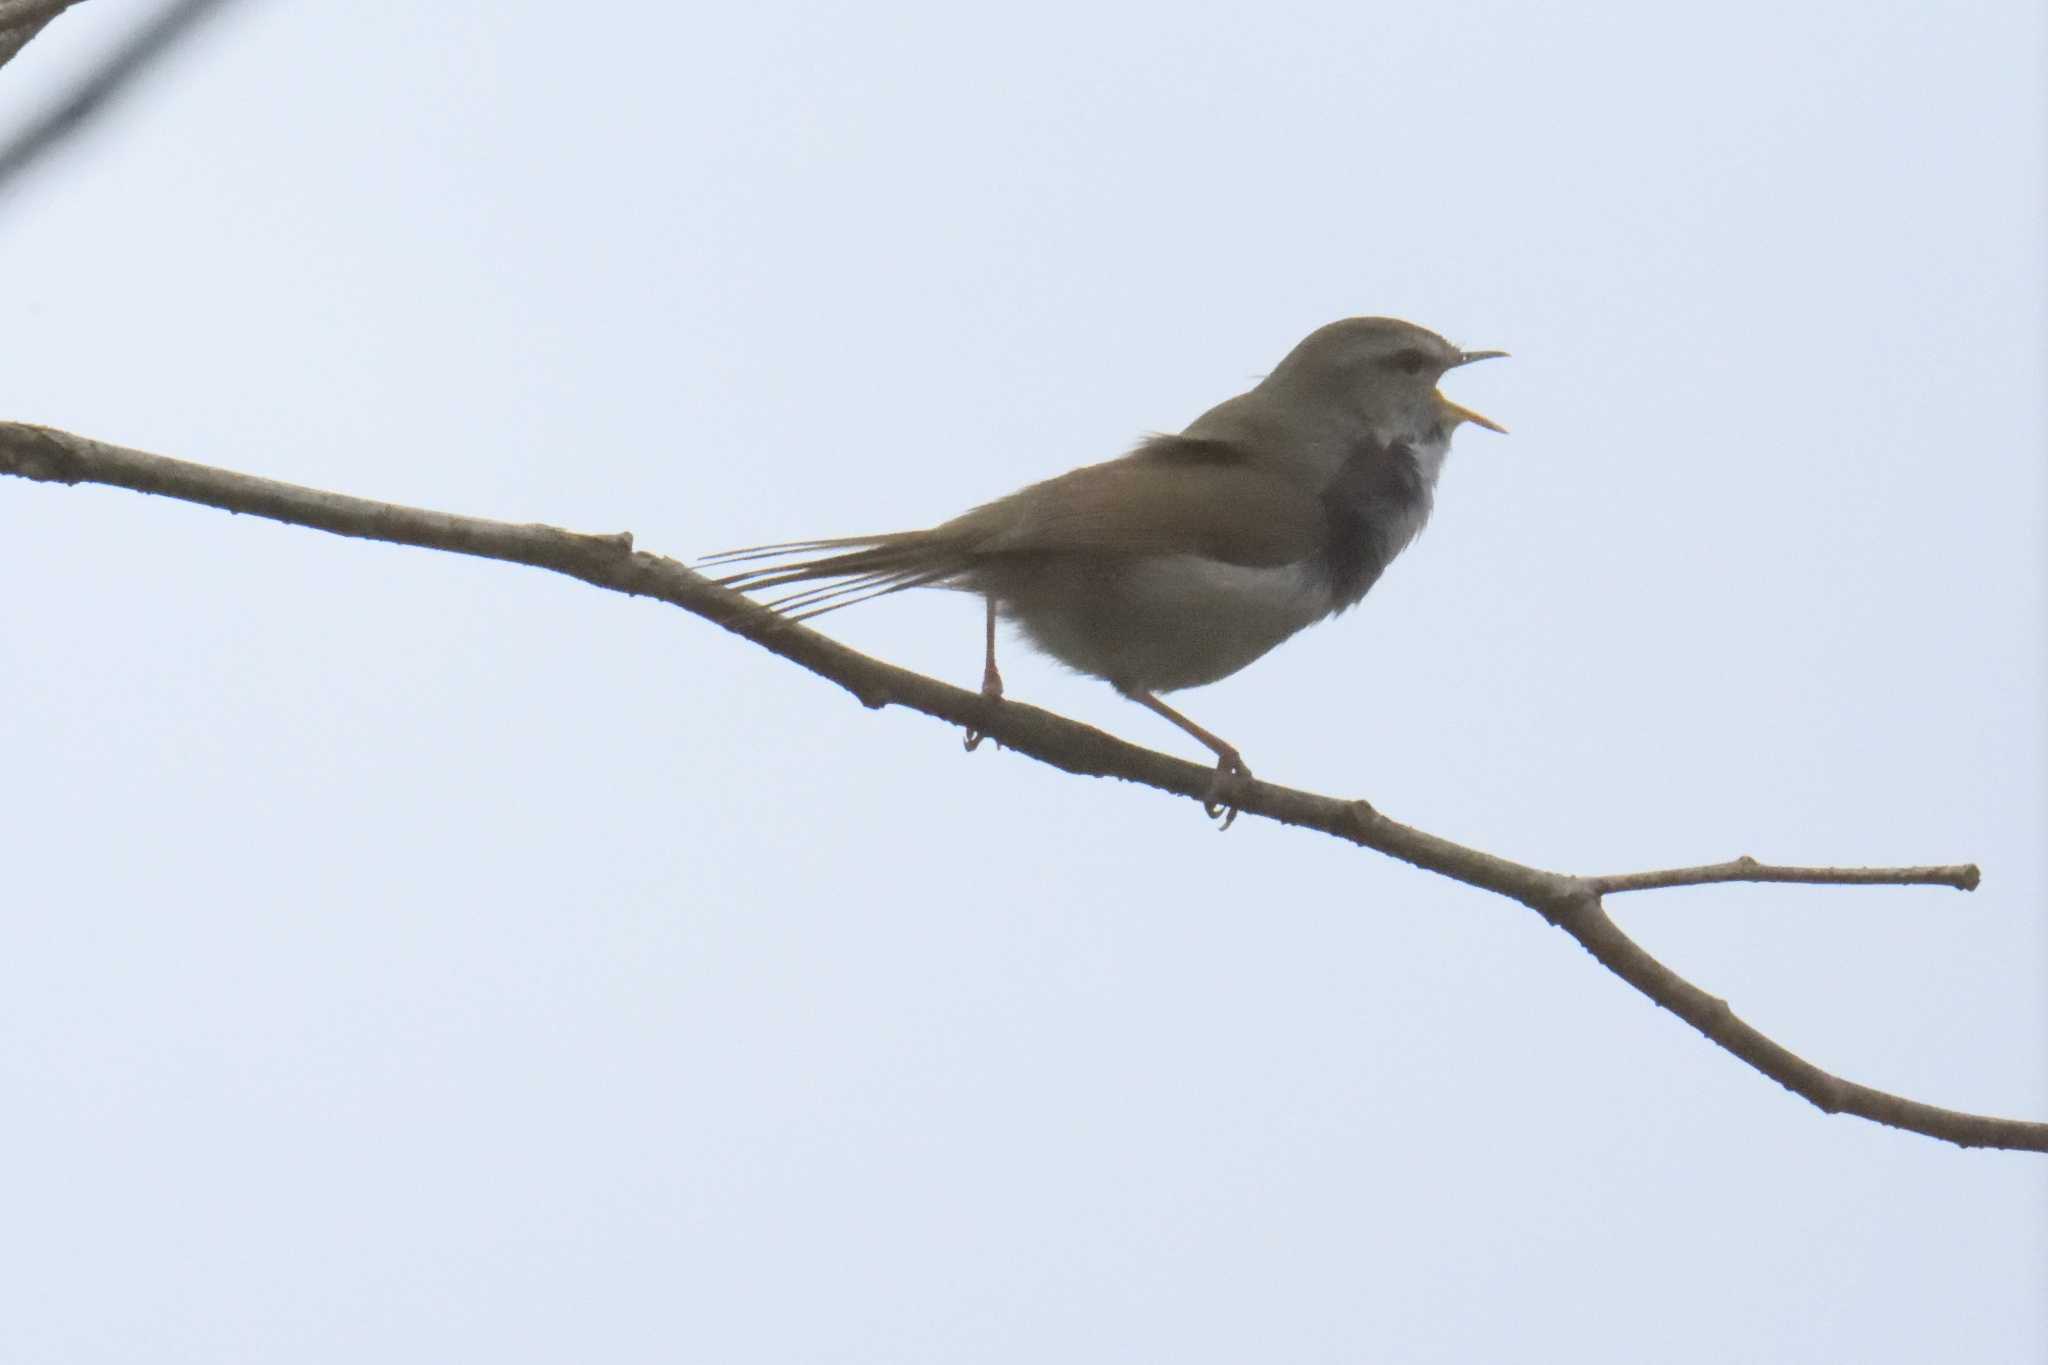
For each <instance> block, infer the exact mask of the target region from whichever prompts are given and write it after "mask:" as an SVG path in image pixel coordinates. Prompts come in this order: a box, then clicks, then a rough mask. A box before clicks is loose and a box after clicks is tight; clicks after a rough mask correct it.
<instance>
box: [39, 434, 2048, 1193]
mask: <svg viewBox="0 0 2048 1365" xmlns="http://www.w3.org/2000/svg"><path fill="white" fill-rule="evenodd" d="M0 474H15V475H19V476H21V477H24V478H29V479H36V480H40V481H43V482H48V483H59V484H73V483H101V484H109V485H112V486H114V487H119V488H131V489H135V490H137V491H139V492H144V493H160V494H164V495H166V496H169V497H175V498H181V499H183V500H185V501H187V502H196V503H201V504H204V505H206V506H210V507H219V508H223V509H225V510H228V511H231V512H248V513H253V514H255V515H258V516H264V517H269V518H272V519H273V520H277V521H282V522H289V523H292V524H295V525H300V526H310V527H314V528H317V529H319V530H323V531H332V532H334V533H335V534H337V535H345V536H361V537H363V538H365V539H371V540H381V541H389V542H391V543H393V544H399V545H418V546H425V547H429V548H433V549H440V550H452V551H455V552H457V553H460V554H470V555H479V556H483V557H485V558H490V559H501V560H505V561H507V562H510V563H515V564H529V565H533V566H536V567H539V568H545V569H550V570H553V571H555V572H557V573H562V574H567V575H569V576H571V577H574V578H579V579H581V580H583V581H584V582H586V583H592V584H595V585H597V586H599V587H604V588H610V589H612V590H614V591H617V592H624V593H631V594H635V595H639V596H645V597H653V598H658V599H660V600H661V601H664V602H668V603H671V604H673V605H675V606H678V607H681V608H683V609H684V610H685V611H689V612H693V613H695V614H696V615H698V616H701V617H703V618H705V619H706V620H708V621H711V622H712V623H713V624H715V625H718V626H720V627H722V628H724V629H726V630H728V631H731V632H732V633H733V634H735V635H739V636H743V637H744V638H746V639H748V640H751V641H753V642H754V643H755V644H757V645H760V646H761V647H762V648H763V649H766V650H769V651H771V652H773V653H775V654H779V655H781V656H782V657H783V658H786V659H789V660H791V661H792V662H794V663H796V664H799V665H801V666H802V667H804V668H807V669H809V670H810V671H811V672H813V673H816V674H817V675H818V676H820V677H822V678H826V679H828V680H830V681H832V682H834V683H837V684H838V685H839V686H841V687H843V688H845V689H846V690H847V691H848V692H850V693H852V694H853V695H854V696H855V697H857V698H859V699H860V701H861V703H862V704H863V705H865V706H870V707H878V706H888V705H899V706H906V707H909V708H911V709H912V710H916V711H921V712H923V713H924V714H926V715H929V716H935V717H937V718H938V719H940V720H943V721H945V722H947V723H948V724H950V725H957V726H962V727H969V726H971V727H973V728H974V729H976V730H978V731H980V732H981V733H983V734H986V735H987V736H988V737H989V738H991V739H994V740H996V741H997V742H998V744H1000V745H1001V746H1002V748H1004V749H1005V750H1008V751H1010V752H1014V753H1018V754H1022V755H1025V756H1027V757H1030V758H1035V759H1037V760H1038V761H1040V762H1042V763H1048V764H1051V765H1052V766H1054V767H1057V768H1060V769H1063V770H1064V771H1067V772H1072V773H1084V774H1089V775H1093V776H1100V777H1117V778H1122V779H1124V780H1125V781H1129V782H1139V783H1143V784H1145V785H1147V786H1150V787H1154V788H1157V789H1158V790H1160V791H1166V792H1172V793H1175V794H1177V795H1180V796H1185V797H1190V798H1193V799H1195V800H1202V799H1204V798H1205V797H1206V796H1207V794H1208V793H1209V791H1210V789H1211V786H1212V783H1213V781H1214V776H1215V773H1214V769H1212V768H1210V767H1208V766H1207V765H1204V764H1198V763H1190V762H1187V761H1186V760H1184V759H1178V758H1173V757H1170V756H1169V755H1166V754H1161V753H1155V752H1153V751H1152V750H1150V749H1142V748H1139V747H1138V746H1137V745H1135V744H1130V743H1127V742H1125V741H1123V740H1120V739H1117V738H1115V737H1113V736H1111V735H1107V734H1104V733H1103V732H1102V731H1100V730H1095V729H1092V728H1090V727H1088V726H1086V725H1082V724H1080V723H1078V722H1076V721H1071V720H1068V719H1067V718H1065V717H1064V716H1056V715H1054V714H1052V713H1051V712H1049V711H1043V710H1040V709H1039V708H1038V707H1035V706H1027V705H1024V704H1023V703H1021V702H1015V701H1004V702H1002V703H1000V704H998V705H993V706H991V705H990V704H989V700H988V698H986V697H984V696H983V695H982V694H981V693H980V692H969V691H967V690H966V689H964V688H959V687H953V686H950V685H948V684H946V683H942V682H940V681H938V680H937V679H936V678H927V677H925V676H924V675H922V674H919V673H913V672H911V671H910V670H909V669H905V668H897V667H895V666H894V665H892V664H886V663H883V662H882V661H881V660H879V659H871V658H869V657H868V656H866V655H864V654H861V653H859V652H857V651H855V650H851V649H848V648H847V647H846V646H844V645H842V644H839V643H838V642H837V641H834V640H831V639H828V638H827V637H825V636H823V635H820V634H818V633H817V632H816V631H814V630H811V629H809V628H808V627H806V626H802V625H798V624H796V623H794V622H792V621H789V620H787V619H785V618H784V617H781V616H778V615H776V614H775V613H774V612H772V611H769V610H768V609H766V608H765V607H762V606H760V605H759V604H758V603H755V602H752V601H750V600H748V599H747V598H745V597H742V596H740V595H738V594H737V593H733V592H730V591H728V590H726V589H724V588H721V587H719V586H718V585H717V584H715V583H713V582H711V581H709V580H708V579H705V578H703V577H700V576H699V575H697V574H695V573H692V572H691V571H690V570H689V569H687V568H685V567H684V566H683V565H681V564H678V563H676V562H675V561H673V560H669V559H663V558H661V557H660V556H658V555H651V554H647V553H645V552H636V551H634V549H633V548H632V538H631V537H630V536H626V535H616V536H588V535H578V534H575V533H573V532H569V531H563V530H559V529H557V528H555V527H551V526H537V525H514V524H512V523H509V522H501V521H487V520H485V519H483V518H480V517H460V516H454V515H451V514H449V513H445V512H430V511H426V510H424V509H422V508H417V507H403V506H400V505H398V504H396V503H383V502H371V501H368V500H367V499H363V498H352V497H348V496H346V495H343V494H340V493H327V492H321V491H319V490H316V489H311V488H300V487H298V486H296V485H293V484H288V483H279V482H276V481H275V480H271V479H259V478H254V477H251V476H250V475H247V474H236V473H232V472H230V471H228V470H224V469H214V468H210V467H208V466H206V465H201V464H192V463H190V462H187V461H184V460H172V459H166V458H165V457H163V456H161V455H150V454H146V453H144V452H142V451H139V450H124V449H122V448H120V447H118V446H110V445H105V444H103V443H101V442H98V441H93V440H89V439H87V438H85V437H82V436H73V435H70V434H69V433H66V432H61V431H52V430H50V429H49V428H47V427H34V426H25V425H22V424H19V423H6V422H0ZM1233 795H1234V800H1235V803H1236V805H1237V806H1238V808H1239V809H1240V810H1241V811H1242V812H1243V813H1244V814H1246V815H1260V816H1265V817H1266V818H1268V819H1271V820H1276V821H1279V822H1281V823H1283V824H1289V825H1295V826H1298V827H1300V828H1303V829H1312V830H1319V831H1321V832H1323V833H1325V834H1330V835H1333V836H1335V837H1337V838H1339V839H1345V840H1348V841H1350V842H1351V843H1354V844H1358V845H1360V846H1362V847H1365V848H1371V849H1376V850H1378V851H1379V852H1381V853H1384V854H1386V855H1387V856H1389V857H1392V858H1399V859H1401V860H1402V861H1403V862H1407V863H1412V864H1414V865H1415V866H1416V867H1419V868H1422V869H1424V870H1426V871H1430V872H1435V873H1438V874H1440V875H1442V876H1445V877H1449V878H1451V879H1452V880H1454V881H1459V882H1463V883H1465V884H1466V885H1467V886H1474V887H1478V888H1479V889H1481V890H1484V891H1492V892H1494V893H1496V894H1498V895H1502V896H1506V897H1508V898H1509V899H1511V900H1515V901H1519V902H1520V903H1522V904H1523V905H1526V906H1528V907H1529V908H1531V909H1533V910H1535V911H1536V912H1537V913H1539V914H1541V915H1542V916H1543V917H1544V918H1545V919H1547V920H1549V921H1550V922H1551V923H1552V924H1555V925H1556V926H1557V927H1558V928H1560V929H1562V930H1564V931H1565V932H1566V933H1567V934H1570V935H1571V936H1572V938H1574V939H1575V940H1577V942H1578V943H1579V944H1580V946H1582V947H1583V948H1585V950H1586V951H1587V952H1588V953H1590V954H1592V956H1593V957H1594V958H1595V959H1596V960H1597V961H1599V962H1600V963H1601V965H1603V966H1605V967H1606V968H1607V969H1608V970H1609V971H1611V972H1613V973H1614V974H1615V975H1616V976H1619V977H1620V978H1621V979H1622V980H1624V981H1626V982H1628V983H1629V984H1630V985H1631V986H1634V987H1635V988H1636V989H1637V990H1638V991H1641V992H1642V993H1643V995H1645V996H1646V997H1648V998H1649V999H1650V1000H1651V1001H1653V1002H1655V1003H1656V1004H1657V1005H1660V1006H1662V1007H1663V1008H1665V1009H1667V1010H1670V1011H1671V1012H1672V1013H1673V1014H1676V1015H1677V1016H1678V1017H1679V1018H1681V1019H1683V1020H1685V1021H1686V1022H1687V1023H1688V1024H1691V1025H1692V1026H1693V1027H1694V1028H1695V1029H1698V1030H1699V1032H1700V1033H1701V1034H1702V1035H1703V1036H1705V1037H1706V1038H1707V1039H1708V1040H1709V1041H1711V1042H1713V1043H1714V1044H1715V1045H1717V1046H1719V1047H1721V1048H1724V1049H1726V1050H1727V1051H1728V1052H1730V1053H1732V1054H1733V1055H1734V1056H1736V1057H1738V1058H1740V1059H1741V1060H1742V1061H1744V1062H1746V1063H1747V1064H1749V1065H1750V1066H1752V1067H1754V1068H1755V1069H1756V1070H1757V1071H1759V1072H1761V1073H1762V1074H1764V1075H1766V1076H1769V1077H1770V1078H1771V1079H1773V1080H1775V1081H1777V1082H1778V1083H1779V1084H1781V1085H1783V1086H1784V1087H1786V1088H1787V1089H1788V1090H1791V1091H1793V1092H1794V1093H1795V1094H1798V1095H1801V1096H1803V1097H1804V1098H1806V1099H1807V1100H1809V1101H1810V1102H1812V1103H1813V1104H1814V1105H1816V1106H1818V1107H1819V1108H1820V1109H1822V1110H1824V1111H1826V1112H1827V1113H1830V1114H1855V1115H1857V1116H1859V1117H1861V1118H1866V1119H1869V1120H1871V1121H1873V1122H1876V1123H1882V1124H1887V1125H1889V1126H1891V1127H1894V1128H1901V1129H1905V1130H1906V1131H1909V1132H1915V1133H1924V1134H1927V1135H1928V1136H1930V1137H1937V1138H1941V1139H1944V1140H1945V1141H1948V1142H1953V1143H1956V1144H1958V1145H1960V1146H1965V1147H2003V1148H2009V1149H2014V1150H2021V1151H2034V1152H2048V1123H2031V1122H2027V1121H2024V1120H2020V1119H2001V1118H1992V1117H1989V1116H1987V1115H1982V1114H1967V1113H1962V1112H1959V1111H1957V1110H1953V1109H1942V1108H1939V1107H1937V1106H1935V1105H1931V1104H1922V1103H1921V1102H1919V1101H1917V1100H1909V1099H1906V1098H1905V1097H1903V1096H1900V1095H1891V1094H1887V1093H1885V1092H1884V1091H1881V1090H1873V1089H1871V1088H1870V1087H1868V1086H1864V1085H1858V1084H1856V1083H1854V1082H1852V1081H1846V1080H1843V1079H1842V1078H1841V1077H1839V1076H1835V1075H1833V1074H1831V1073H1829V1072H1827V1071H1823V1070H1822V1069H1821V1068H1819V1067H1817V1066H1815V1065H1814V1064H1813V1063H1811V1062H1809V1061H1807V1060H1805V1059H1804V1058H1802V1057H1799V1056H1797V1055H1796V1054H1794V1053H1793V1052H1791V1051H1789V1050H1788V1049H1786V1048H1785V1047H1784V1046H1782V1045H1781V1044H1779V1043H1777V1042H1774V1041H1773V1040H1771V1039H1770V1038H1769V1037H1767V1036H1765V1035H1764V1034H1763V1033H1761V1032H1759V1031H1758V1030H1757V1029H1755V1028H1753V1027H1752V1026H1751V1025H1749V1024H1747V1023H1745V1022H1743V1020H1742V1019H1740V1018H1739V1017H1737V1015H1736V1014H1735V1012H1734V1011H1733V1010H1731V1009H1730V1008H1729V1007H1728V1002H1727V1001H1725V1000H1721V999H1718V998H1716V997H1715V996H1712V995H1709V994H1708V993H1707V992H1705V991H1703V990H1701V989H1700V988H1699V987H1698V986H1695V985H1693V984H1692V983H1691V982H1689V981H1687V980H1685V978H1683V977H1681V976H1679V975H1678V974H1677V973H1676V972H1674V971H1672V970H1671V969H1670V968H1669V967H1666V966H1665V965H1664V964H1663V963H1661V962H1659V961H1657V960H1656V959H1655V958H1653V957H1651V956H1650V954H1649V953H1647V952H1645V951H1644V950H1643V948H1642V946H1641V945H1640V944H1638V943H1636V942H1635V941H1634V940H1633V939H1631V938H1629V936H1628V935H1627V934H1625V933H1623V932H1622V930H1621V928H1620V927H1619V926H1618V925H1616V924H1615V922H1614V920H1613V919H1612V918H1611V917H1610V916H1609V915H1608V914H1607V912H1606V910H1605V908H1604V906H1603V904H1602V902H1601V895H1602V893H1603V892H1604V891H1610V890H1612V891H1620V890H1648V889H1650V888H1652V887H1657V886H1686V885H1694V884H1698V883H1701V882H1706V881H1822V882H1828V881H1835V882H1847V883H1854V884H1868V883H1871V882H1878V883H1901V884H1910V883H1914V882H1937V883H1940V884H1944V885H1953V886H1961V887H1963V889H1965V890H1967V889H1969V888H1970V887H1973V886H1975V885H1976V870H1975V869H1974V868H1899V869H1825V868H1767V867H1765V866H1764V865H1763V864H1760V863H1756V862H1755V861H1754V860H1747V859H1737V860H1735V861H1734V862H1732V863H1723V864H1718V865H1715V866H1712V867H1705V868H1679V869H1674V870H1671V871H1667V872H1644V873H1634V874H1628V875H1624V876H1621V877H1609V878H1584V877H1573V876H1569V875H1567V874H1564V873H1559V872H1551V871H1546V870H1544V869H1542V868H1537V867H1530V866H1528V865H1526V864H1523V863H1517V862H1513V861H1510V860H1509V859H1506V858H1502V857H1499V856H1497V855H1495V854H1491V853H1486V852H1483V851H1481V850H1479V849H1475V848H1467V847H1465V846H1464V845H1462V844H1455V843H1452V842H1451V841H1450V840H1448V839H1444V838H1440V837H1438V836H1437V835H1434V834H1429V833H1426V832H1424V831H1422V830H1419V829H1415V828H1413V827H1412V826H1409V825H1404V824H1401V823H1400V822H1399V821H1397V820H1392V819H1389V818H1388V817H1387V816H1385V815H1382V814H1380V813H1379V812H1378V811H1377V810H1375V809H1374V808H1373V807H1372V806H1370V805H1368V804H1367V803H1365V802H1364V801H1340V800H1337V799H1336V798H1334V797H1329V796H1321V795H1318V794H1316V793H1314V792H1305V791H1296V790H1294V789H1293V788H1289V787H1280V786H1275V785H1274V784H1273V783H1270V782H1247V783H1245V784H1244V786H1243V787H1242V788H1241V789H1239V790H1238V791H1237V792H1235V793H1234V794H1233ZM1937 873H1944V874H1948V875H1946V876H1936V875H1933V874H1937Z"/></svg>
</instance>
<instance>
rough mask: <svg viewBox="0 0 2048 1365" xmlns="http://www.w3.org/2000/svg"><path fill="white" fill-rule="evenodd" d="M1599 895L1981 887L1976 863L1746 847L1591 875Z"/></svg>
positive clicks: (1971, 889) (1590, 882) (1968, 888)
mask: <svg viewBox="0 0 2048 1365" xmlns="http://www.w3.org/2000/svg"><path fill="white" fill-rule="evenodd" d="M1586 882H1587V885H1589V886H1591V887H1592V888H1593V890H1594V892H1595V893H1596V894H1598V895H1603V896H1605V895H1609V894H1612V893H1613V892H1616V891H1659V890H1662V889H1664V888H1665V887H1670V886H1707V885H1710V884H1712V883H1714V882H1801V883H1804V884H1806V885H1808V886H1953V887H1954V888H1955V889H1956V890H1958V891H1975V890H1976V889H1977V867H1976V864H1974V863H1957V864H1955V865H1954V866H1951V867H1777V866H1773V865H1772V864H1770V863H1760V862H1758V861H1757V860H1756V859H1754V858H1752V857H1750V856H1749V855H1748V854H1747V853H1745V854H1743V855H1742V856H1741V857H1740V858H1731V859H1729V860H1728V861H1727V862H1725V863H1708V864H1706V865H1704V866H1702V867H1671V868H1665V869H1664V870H1663V871H1661V872H1620V873H1616V874H1614V875H1612V876H1607V877H1588V878H1587V879H1586Z"/></svg>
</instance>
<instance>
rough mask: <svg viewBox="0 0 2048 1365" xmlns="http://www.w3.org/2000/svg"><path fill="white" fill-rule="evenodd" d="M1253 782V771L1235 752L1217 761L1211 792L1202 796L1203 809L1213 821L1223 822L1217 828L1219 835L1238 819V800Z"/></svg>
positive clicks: (1210, 786)
mask: <svg viewBox="0 0 2048 1365" xmlns="http://www.w3.org/2000/svg"><path fill="white" fill-rule="evenodd" d="M1251 780H1252V770H1251V769H1250V768H1248V767H1246V766H1245V762H1244V759H1243V758H1242V757H1241V756H1240V755H1239V754H1238V753H1237V752H1236V751H1235V750H1232V751H1231V752H1230V753H1227V754H1224V755H1223V756H1222V757H1220V758H1218V759H1217V760H1216V776H1215V777H1214V778H1213V779H1212V780H1211V781H1210V783H1209V790H1208V791H1206V792H1204V793H1203V794H1202V809H1203V811H1205V812H1206V813H1207V814H1208V816H1209V818H1210V819H1211V820H1219V819H1220V820H1221V821H1222V822H1223V823H1222V824H1220V825H1218V826H1216V828H1217V831H1218V832H1219V833H1220V832H1221V831H1223V830H1226V829H1229V828H1230V824H1231V822H1232V821H1233V820H1235V819H1237V802H1238V798H1239V797H1241V796H1243V795H1244V789H1245V787H1246V786H1247V785H1248V784H1249V783H1250V782H1251Z"/></svg>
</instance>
